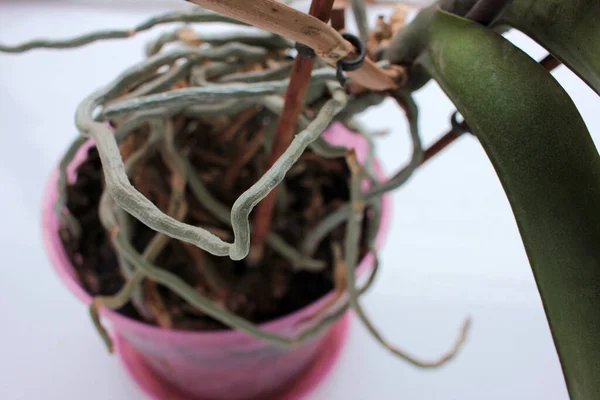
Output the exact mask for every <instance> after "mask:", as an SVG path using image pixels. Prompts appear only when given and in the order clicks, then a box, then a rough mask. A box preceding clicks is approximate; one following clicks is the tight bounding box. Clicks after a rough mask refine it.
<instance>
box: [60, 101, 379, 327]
mask: <svg viewBox="0 0 600 400" xmlns="http://www.w3.org/2000/svg"><path fill="white" fill-rule="evenodd" d="M236 120H237V121H236ZM173 121H174V126H175V129H176V146H177V148H178V149H179V150H180V151H181V152H182V153H183V154H185V155H187V157H188V159H189V160H190V161H191V163H192V165H193V166H194V168H195V170H196V173H197V174H198V176H199V177H200V179H201V180H202V181H203V182H204V184H205V185H206V186H207V187H208V188H209V189H210V191H211V193H212V194H213V195H214V196H216V197H217V198H218V199H219V200H220V201H221V202H223V203H224V204H226V205H228V206H231V205H232V204H233V202H234V201H235V199H236V198H237V197H238V196H239V195H240V194H241V193H242V192H243V191H245V190H246V189H247V188H248V187H250V186H251V185H252V184H253V183H254V182H256V180H257V179H258V178H259V176H260V175H261V174H262V173H263V171H264V166H265V162H266V151H265V150H264V146H263V145H262V144H263V143H264V140H265V135H266V132H267V131H268V128H269V127H270V126H272V124H274V123H276V121H273V120H270V119H268V118H267V114H264V113H263V112H262V110H261V109H260V108H254V107H253V108H250V109H248V110H245V111H243V112H242V113H240V115H239V116H237V117H235V118H233V119H232V120H228V119H227V118H215V119H211V120H198V119H187V118H184V117H181V116H178V117H176V118H175V119H174V120H173ZM240 121H241V122H242V123H240ZM236 122H237V126H236ZM148 130H149V128H148V127H145V128H141V129H139V130H138V131H135V132H134V133H132V134H130V136H129V137H128V138H127V139H126V140H124V141H123V142H122V143H121V146H120V147H121V153H122V155H123V158H124V159H127V158H128V157H129V156H130V155H131V154H132V152H134V151H135V150H136V149H138V148H139V147H140V146H141V144H142V143H143V142H144V140H145V139H146V138H147V136H148ZM249 153H250V154H252V157H248V155H249ZM171 174H172V171H171V170H170V169H169V168H168V167H167V166H166V164H165V163H164V162H163V161H162V159H161V157H160V155H159V153H158V152H156V154H153V155H151V156H150V157H149V158H148V159H147V161H146V162H144V163H142V164H141V165H140V166H139V167H138V168H137V169H136V171H135V172H134V173H133V174H132V176H131V177H130V179H131V181H132V184H133V185H134V186H135V187H136V189H138V190H139V191H140V192H142V193H143V194H144V195H145V196H146V197H148V198H149V199H150V200H151V201H152V202H153V203H154V204H155V205H156V206H157V207H159V208H160V209H161V210H163V211H166V209H167V204H168V202H169V198H170V193H171V184H170V182H171ZM349 178H350V173H349V171H348V168H347V166H346V163H345V160H344V159H343V158H339V159H333V160H330V159H323V158H321V157H319V156H318V155H316V154H315V153H313V152H311V151H310V150H307V151H306V153H305V154H304V155H303V156H302V157H301V159H300V160H299V161H298V163H297V164H296V165H295V166H294V167H293V168H292V169H291V170H290V171H289V173H288V174H287V176H286V179H285V180H284V182H283V186H282V188H283V190H281V191H280V196H279V198H278V204H277V208H276V210H275V215H274V219H273V224H272V230H274V231H275V232H277V233H278V234H279V235H281V236H282V237H283V238H284V239H285V240H286V241H287V242H288V243H290V244H292V245H293V246H295V247H299V244H300V243H301V241H302V239H303V238H304V237H305V236H306V234H307V233H308V232H310V231H311V229H312V228H313V227H314V226H315V225H316V224H317V223H319V222H320V221H321V220H322V219H323V218H324V217H325V216H326V215H327V214H329V213H330V212H332V211H334V210H335V209H336V208H338V207H340V206H341V205H342V204H344V203H345V202H347V201H348V200H349V186H348V185H349ZM103 190H104V176H103V172H102V169H101V163H100V158H99V156H98V152H97V150H96V148H95V147H92V148H90V149H89V151H88V157H87V159H86V160H85V161H84V162H83V163H82V164H81V165H80V166H79V167H78V168H77V178H76V180H75V181H74V182H73V183H72V184H70V185H69V186H68V188H67V208H68V210H69V212H70V213H71V214H72V215H73V216H74V217H75V218H76V219H77V220H78V221H79V222H80V224H81V228H82V229H81V235H80V236H79V237H71V236H69V235H68V234H66V230H64V229H63V230H61V237H62V238H63V243H64V246H65V249H66V251H67V254H68V256H69V257H70V259H71V261H72V263H73V265H74V266H75V268H76V271H77V274H78V276H79V278H80V280H81V282H82V284H83V286H84V287H85V289H86V290H87V291H88V292H89V293H90V294H92V295H112V294H114V293H116V292H117V291H118V290H119V289H120V288H121V287H122V285H123V284H124V278H123V276H122V274H121V272H120V269H119V267H118V262H117V257H116V255H115V252H114V249H113V246H112V244H111V243H110V240H109V237H108V235H107V232H106V231H105V230H104V228H103V226H102V225H101V223H100V220H99V215H98V206H99V201H100V196H101V194H102V192H103ZM186 201H187V204H188V210H187V214H186V216H185V218H184V219H183V220H184V221H185V222H187V223H189V224H193V225H198V226H202V227H204V228H205V229H208V230H210V231H212V232H213V233H215V234H216V235H217V236H220V237H221V238H222V239H224V240H227V241H231V240H232V232H231V229H230V228H229V227H228V226H227V225H226V224H224V223H221V222H220V221H218V220H217V219H216V218H214V217H213V216H212V215H211V214H210V213H209V212H208V211H207V210H206V209H205V208H204V207H203V206H202V205H201V204H200V203H199V202H198V201H197V200H196V198H195V197H194V195H193V194H192V192H191V191H190V190H189V188H188V189H187V191H186ZM251 217H252V215H251ZM131 220H132V232H133V236H132V243H133V245H134V247H135V248H136V249H137V250H138V251H139V252H140V253H142V252H143V250H144V249H145V247H146V246H147V245H148V243H149V242H150V240H151V239H152V238H153V237H154V235H155V232H154V231H152V230H150V229H149V228H148V227H146V226H145V225H143V224H141V223H139V222H138V221H136V220H134V219H133V218H131ZM367 223H368V221H367V218H365V223H364V225H363V232H364V231H365V229H366V228H367ZM344 232H345V225H344V224H342V225H341V226H340V227H338V228H337V229H336V230H334V231H333V232H332V233H331V234H330V235H329V236H328V237H327V238H326V239H325V240H323V241H322V243H321V244H320V245H319V247H318V249H317V251H316V253H315V254H314V258H316V259H320V260H325V261H327V268H326V269H324V270H323V271H320V272H316V273H312V272H307V271H294V270H293V268H292V266H291V265H290V263H288V262H287V261H286V260H285V259H283V258H282V257H280V256H279V255H278V254H277V253H275V252H274V251H273V250H272V249H270V248H269V247H268V246H266V247H265V251H264V255H263V259H262V262H261V263H260V264H259V265H257V266H254V267H249V266H247V265H246V261H245V260H242V261H232V260H231V259H229V258H228V257H215V256H212V255H210V254H208V253H206V252H204V251H202V250H200V249H198V248H195V247H194V246H191V245H188V244H185V243H182V242H180V241H177V240H170V241H169V243H168V244H167V246H166V247H165V248H164V250H163V251H162V252H161V253H160V255H159V256H158V258H157V259H156V261H155V265H157V266H159V267H161V268H164V269H166V270H168V271H171V272H173V273H175V274H177V275H178V276H180V277H181V278H183V279H185V281H186V282H187V283H189V284H190V285H191V286H193V287H194V288H195V289H196V290H198V291H199V292H201V293H203V294H204V295H206V296H208V297H209V298H211V299H212V300H213V301H215V302H216V303H218V304H220V305H223V306H225V307H227V308H228V309H229V310H231V311H233V312H235V313H236V314H238V315H240V316H242V317H244V318H246V319H248V320H250V321H253V322H255V323H261V322H265V321H268V320H272V319H275V318H277V317H281V316H284V315H286V314H289V313H292V312H294V311H296V310H298V309H300V308H302V307H304V306H306V305H308V304H310V303H311V302H313V301H315V300H317V299H318V298H319V297H321V296H323V295H325V294H326V293H327V292H329V291H330V290H332V289H333V287H334V282H333V276H332V267H331V266H332V264H333V263H332V261H333V260H332V251H331V244H332V242H334V241H335V242H337V243H340V244H343V237H344ZM366 252H367V248H366V245H365V241H364V235H363V239H362V244H361V249H360V254H361V257H362V256H364V255H365V254H366ZM142 287H143V289H144V303H145V305H146V307H145V308H146V310H147V311H148V310H149V311H150V314H151V317H150V318H148V317H147V318H143V317H141V314H140V313H139V312H138V311H137V310H136V308H135V307H134V306H133V305H131V303H129V304H128V305H127V306H125V307H123V309H121V310H119V312H121V313H123V314H125V315H127V316H129V317H132V318H136V319H139V320H142V321H146V322H147V323H150V324H156V325H160V326H163V327H166V328H173V329H183V330H217V329H227V328H226V327H225V326H224V325H222V324H221V323H219V322H217V321H215V320H214V319H212V318H210V317H208V316H206V315H204V313H202V312H201V311H199V310H197V309H195V308H194V307H192V306H190V305H189V304H187V303H186V302H185V301H184V300H182V299H181V298H180V297H179V296H177V295H176V294H174V293H173V292H171V291H170V290H168V289H166V288H164V287H163V286H161V285H157V284H155V283H154V282H151V281H148V280H146V281H145V282H144V283H143V285H142Z"/></svg>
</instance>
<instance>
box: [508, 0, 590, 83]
mask: <svg viewBox="0 0 600 400" xmlns="http://www.w3.org/2000/svg"><path fill="white" fill-rule="evenodd" d="M497 24H500V25H501V24H506V25H509V26H512V27H514V28H516V29H518V30H520V31H522V32H523V33H525V34H526V35H527V36H529V37H531V38H532V39H533V40H535V41H536V42H538V43H539V44H540V45H542V46H543V47H545V48H546V49H547V50H548V51H549V52H550V53H551V54H552V55H554V56H555V57H556V58H557V59H559V60H560V61H562V62H563V63H564V64H565V65H566V66H567V67H569V68H570V69H571V70H573V72H575V73H576V74H577V75H578V76H579V77H580V78H581V79H582V80H583V81H584V82H586V83H587V84H588V85H589V86H590V87H591V88H592V89H593V90H595V91H596V93H598V94H600V2H599V1H598V0H512V1H511V2H510V3H509V5H508V6H507V7H506V9H505V10H504V12H503V13H502V14H501V15H500V17H499V20H498V22H497Z"/></svg>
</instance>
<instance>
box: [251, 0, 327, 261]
mask: <svg viewBox="0 0 600 400" xmlns="http://www.w3.org/2000/svg"><path fill="white" fill-rule="evenodd" d="M333 1H334V0H312V3H311V6H310V10H309V15H311V16H313V17H315V18H318V19H319V20H321V21H323V22H327V21H329V18H330V17H331V8H332V7H333ZM314 65H315V59H314V57H311V56H309V55H306V54H303V53H302V52H300V53H298V56H297V57H296V59H295V60H294V66H293V67H292V74H291V75H290V79H289V86H288V87H287V91H286V94H285V103H284V105H283V110H282V112H281V114H280V116H279V121H278V122H277V127H276V128H275V136H274V140H273V144H272V146H271V152H270V154H269V158H268V160H267V166H266V167H267V168H271V166H272V165H273V164H275V162H276V161H277V160H278V159H279V157H281V155H282V154H283V152H284V151H285V149H286V148H287V147H288V145H289V143H290V142H291V141H292V136H293V135H294V133H295V132H296V124H297V123H298V117H299V116H300V112H301V111H302V108H303V107H304V97H305V95H306V91H307V89H308V85H309V82H310V81H311V79H310V78H311V74H312V70H313V67H314ZM276 199H277V189H274V190H273V191H272V192H271V193H270V194H269V196H267V197H266V198H265V199H264V200H263V201H262V202H261V203H260V204H259V205H258V207H257V208H256V212H255V215H254V237H253V242H252V245H251V247H250V255H249V257H248V262H249V264H250V265H256V264H257V263H258V262H259V261H260V260H261V259H262V255H263V249H264V241H265V239H266V237H267V235H268V233H269V231H270V229H271V220H272V219H273V210H274V209H275V201H276Z"/></svg>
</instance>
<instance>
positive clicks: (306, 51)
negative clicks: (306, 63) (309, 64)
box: [296, 42, 317, 58]
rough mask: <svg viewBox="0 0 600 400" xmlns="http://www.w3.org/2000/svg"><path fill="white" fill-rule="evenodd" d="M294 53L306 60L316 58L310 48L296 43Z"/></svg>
mask: <svg viewBox="0 0 600 400" xmlns="http://www.w3.org/2000/svg"><path fill="white" fill-rule="evenodd" d="M296 51H297V52H298V55H299V56H302V57H306V58H315V57H316V56H317V55H316V53H315V51H314V50H313V49H312V48H310V47H308V46H307V45H305V44H302V43H300V42H296Z"/></svg>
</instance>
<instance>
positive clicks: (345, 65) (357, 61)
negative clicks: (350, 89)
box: [336, 32, 367, 86]
mask: <svg viewBox="0 0 600 400" xmlns="http://www.w3.org/2000/svg"><path fill="white" fill-rule="evenodd" d="M342 37H343V38H344V39H346V40H347V41H349V42H350V43H351V44H352V45H353V46H354V48H355V49H356V52H357V53H358V57H356V58H354V59H353V60H340V61H338V63H337V68H336V77H337V80H338V81H339V82H340V85H342V86H344V85H345V84H346V78H345V77H344V71H346V72H348V71H356V70H357V69H359V68H361V67H362V66H363V64H364V62H365V58H366V57H367V47H366V46H365V44H364V43H363V42H362V40H360V38H358V37H357V36H354V35H353V34H351V33H347V32H344V33H342Z"/></svg>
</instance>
